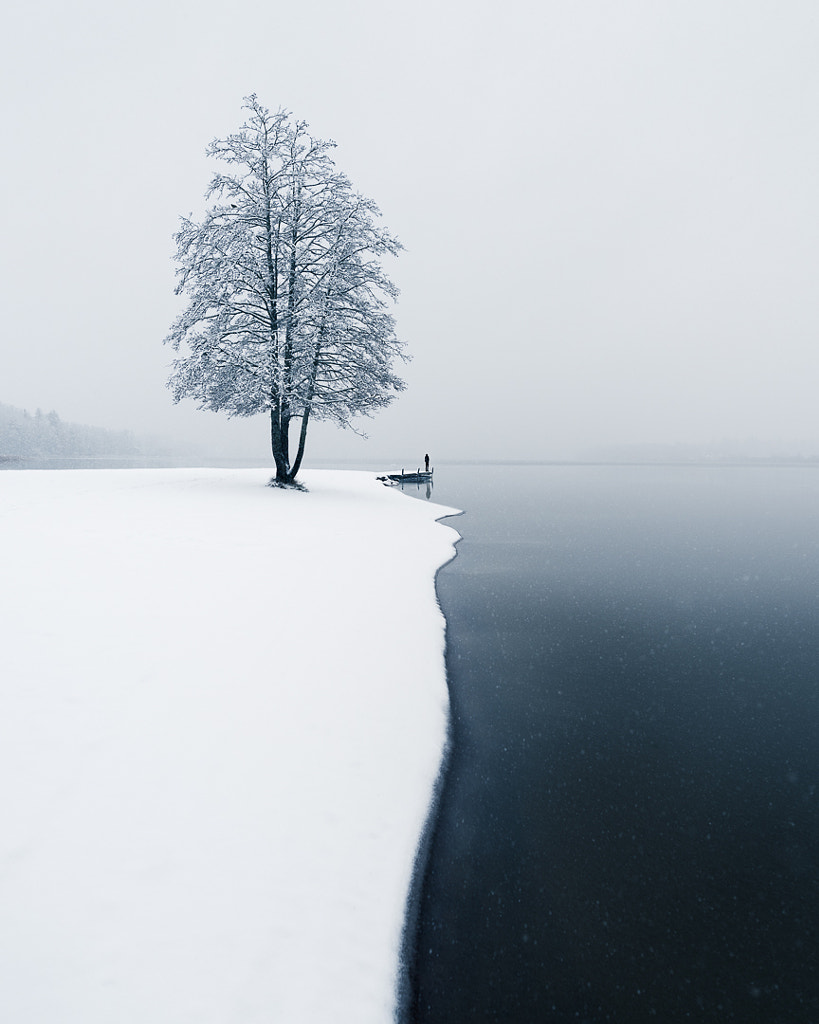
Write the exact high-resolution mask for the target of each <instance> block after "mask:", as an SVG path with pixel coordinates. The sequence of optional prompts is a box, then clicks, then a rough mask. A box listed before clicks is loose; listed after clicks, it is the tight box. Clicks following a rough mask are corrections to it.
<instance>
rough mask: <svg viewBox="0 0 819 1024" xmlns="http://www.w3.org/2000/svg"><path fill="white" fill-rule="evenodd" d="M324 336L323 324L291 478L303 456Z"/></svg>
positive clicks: (296, 471) (314, 356)
mask: <svg viewBox="0 0 819 1024" xmlns="http://www.w3.org/2000/svg"><path fill="white" fill-rule="evenodd" d="M323 336H324V324H323V323H322V325H321V328H320V330H319V338H318V340H317V341H316V349H315V352H314V353H313V366H312V368H311V371H310V381H309V383H308V386H307V396H306V400H305V403H304V412H303V413H302V414H301V430H300V431H299V448H298V451H297V452H296V461H295V462H294V463H293V472H292V473H291V475H290V479H291V480H295V479H296V473H298V471H299V469H300V468H301V460H302V459H303V458H304V445H305V442H306V440H307V424H308V422H309V420H310V410H311V409H312V408H313V396H314V395H315V393H316V378H317V377H318V370H319V364H320V361H321V348H322V338H323Z"/></svg>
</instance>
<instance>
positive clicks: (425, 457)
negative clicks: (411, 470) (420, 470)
mask: <svg viewBox="0 0 819 1024" xmlns="http://www.w3.org/2000/svg"><path fill="white" fill-rule="evenodd" d="M424 472H425V473H428V472H429V456H428V455H425V456H424Z"/></svg>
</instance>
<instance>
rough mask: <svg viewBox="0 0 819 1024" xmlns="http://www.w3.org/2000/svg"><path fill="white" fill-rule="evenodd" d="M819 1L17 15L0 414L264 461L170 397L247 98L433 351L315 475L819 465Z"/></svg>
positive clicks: (183, 1)
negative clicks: (324, 173)
mask: <svg viewBox="0 0 819 1024" xmlns="http://www.w3.org/2000/svg"><path fill="white" fill-rule="evenodd" d="M817 16H818V15H817V11H816V7H815V4H814V3H812V2H811V0H789V2H787V3H785V4H775V3H773V2H759V0H724V2H722V3H719V4H714V3H713V2H712V0H666V2H663V3H657V2H656V0H619V2H618V3H616V4H615V3H611V2H609V0H588V2H585V3H583V4H578V3H576V2H573V0H558V2H556V0H537V2H534V0H533V2H523V0H509V2H507V3H504V4H497V5H496V4H489V3H485V2H476V0H469V2H466V0H456V2H449V3H447V2H444V3H441V2H440V0H436V2H432V0H419V2H416V3H414V4H411V5H410V4H403V3H402V4H397V3H391V2H385V0H358V2H344V0H336V2H332V3H331V2H330V0H303V2H300V3H299V4H288V5H284V4H266V5H264V4H257V3H251V2H249V0H234V2H233V3H232V4H216V3H212V2H211V0H197V2H196V3H194V2H192V0H163V2H162V3H159V2H158V0H144V2H142V3H140V4H129V5H111V4H110V3H108V2H106V3H103V2H102V0H60V2H57V0H26V2H25V3H22V2H20V0H12V2H11V5H10V10H7V13H6V17H5V19H4V33H3V39H2V42H0V47H2V52H1V56H2V61H1V62H0V76H2V94H1V95H2V100H0V103H2V109H3V127H4V151H5V160H4V168H3V169H4V192H5V203H4V213H3V219H2V239H3V241H2V247H0V248H1V251H2V260H3V263H2V274H0V288H1V289H2V292H1V293H0V298H1V299H2V316H3V332H2V361H1V362H0V402H4V403H7V404H11V405H17V406H21V407H24V408H28V409H29V410H31V411H33V410H34V409H35V408H37V407H40V408H42V409H43V410H45V411H47V410H50V409H55V410H56V411H57V412H59V414H60V416H61V417H62V418H63V419H66V420H73V421H79V422H86V423H92V424H95V425H99V426H107V427H111V428H116V429H130V430H134V431H137V432H140V433H146V432H147V433H159V434H164V435H166V436H168V437H173V438H178V439H180V440H191V439H194V440H195V439H200V440H201V441H202V443H204V444H206V445H208V446H209V447H210V448H211V449H212V450H213V451H219V452H230V453H232V454H244V455H248V456H253V457H255V456H257V455H258V456H260V457H263V456H265V455H266V454H267V451H268V448H267V430H266V425H265V422H264V420H263V419H262V418H256V419H254V420H251V421H228V420H226V419H225V418H224V417H222V416H218V415H215V414H213V413H208V412H198V411H197V410H196V409H195V407H194V406H193V404H192V403H183V404H182V405H180V406H178V407H175V406H174V405H173V404H172V401H171V398H170V393H169V392H168V391H167V390H166V389H165V386H164V382H165V379H166V377H167V374H168V364H169V362H170V359H171V358H172V355H173V353H172V352H171V351H170V349H168V348H167V347H166V346H163V345H162V339H163V338H164V336H165V335H166V333H167V330H168V328H169V326H170V323H171V321H172V320H173V317H174V315H175V313H176V311H177V309H178V308H179V300H178V299H177V298H176V297H175V296H174V294H173V288H174V283H175V281H174V266H173V263H172V261H171V253H172V250H173V244H172V239H171V236H172V234H173V232H174V230H175V229H176V225H177V221H178V218H179V216H180V215H182V214H187V213H189V212H192V211H193V212H195V211H197V210H201V208H202V203H203V199H202V197H203V193H204V191H205V188H206V186H207V183H208V180H209V177H210V174H211V172H212V170H213V165H212V164H210V163H209V162H208V161H207V160H206V158H205V156H204V150H205V147H206V145H207V144H208V142H210V141H211V139H213V138H214V137H217V136H222V135H225V134H227V133H229V132H230V131H233V130H234V129H236V128H237V127H238V126H239V124H240V123H241V120H242V117H243V114H242V111H241V104H242V98H243V97H244V96H246V95H248V94H249V93H251V92H256V93H257V94H258V96H259V98H260V100H261V101H262V102H263V103H264V104H266V105H267V106H269V107H271V108H273V109H276V108H278V107H280V106H281V107H285V108H287V109H289V110H291V111H293V112H294V113H295V115H296V116H298V117H299V118H303V119H305V120H307V121H309V122H310V125H311V128H312V130H313V131H314V132H315V133H316V134H318V135H320V136H323V137H330V138H334V139H335V140H336V141H337V142H338V144H339V145H338V149H337V151H336V157H337V162H338V164H339V166H340V167H341V168H342V169H343V170H345V171H346V172H347V173H348V174H349V175H350V177H351V178H352V180H353V182H354V183H355V185H356V186H357V187H358V188H359V189H360V190H362V191H363V192H364V193H366V194H368V195H370V196H371V197H372V198H374V199H375V200H376V202H377V203H378V204H379V206H380V207H381V209H382V211H383V214H384V223H385V224H386V225H387V226H388V227H389V228H390V229H391V230H392V231H393V232H394V233H395V234H397V235H398V237H399V238H400V239H401V240H402V242H403V243H404V245H405V247H406V251H405V253H404V254H403V255H402V256H401V258H400V259H399V260H397V261H396V262H395V263H394V265H393V266H392V267H391V272H392V276H393V277H394V279H395V281H396V282H397V283H398V285H399V286H400V288H401V291H402V294H401V298H400V301H399V304H398V306H397V308H396V315H397V319H398V326H399V333H400V335H401V336H402V337H403V338H405V339H406V341H407V343H408V347H409V351H410V352H411V353H412V356H413V360H412V362H411V363H410V364H409V365H408V366H407V367H406V370H405V376H406V379H407V382H408V385H409V388H408V390H407V392H406V393H405V394H404V395H402V396H401V397H400V398H399V399H398V400H397V401H396V402H395V404H394V405H393V407H391V408H390V409H389V410H388V411H386V412H384V413H381V414H379V415H378V416H377V417H376V418H375V419H373V420H365V421H363V422H362V424H361V426H362V429H364V430H366V431H367V433H368V434H369V435H370V437H369V440H368V441H364V440H362V439H361V438H360V437H357V436H356V435H355V434H353V433H351V432H349V431H346V432H342V431H337V430H335V429H333V428H329V427H315V428H313V430H312V432H311V435H310V439H309V441H308V462H309V461H310V460H311V459H314V460H316V459H351V460H352V459H364V458H382V457H383V458H385V459H387V458H389V459H396V460H400V461H406V462H407V463H408V464H409V463H411V462H412V460H413V459H414V458H415V457H416V456H417V457H418V458H420V457H421V456H422V455H423V453H424V452H425V451H430V452H431V453H432V454H433V461H436V460H443V459H447V458H450V459H456V458H470V459H484V458H493V459H494V458H510V459H538V458H563V457H573V456H575V455H580V454H583V453H585V452H595V451H601V450H603V449H611V448H612V446H618V445H631V444H646V443H650V444H682V443H685V444H692V445H703V444H709V445H710V444H716V445H731V444H745V445H748V444H750V445H751V446H753V444H760V445H779V446H781V447H782V448H783V450H784V449H788V450H790V451H794V452H795V451H797V450H798V451H805V450H813V451H819V424H817V417H816V415H815V397H814V392H815V383H816V381H817V379H819V347H817V345H816V337H817V333H818V332H819V304H817V302H816V300H815V295H816V279H817V271H819V201H817V183H819V119H817V117H816V101H817V98H818V97H819V61H817V60H816V55H817V53H819V23H818V22H817Z"/></svg>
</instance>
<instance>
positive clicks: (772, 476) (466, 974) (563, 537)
mask: <svg viewBox="0 0 819 1024" xmlns="http://www.w3.org/2000/svg"><path fill="white" fill-rule="evenodd" d="M410 493H412V492H410ZM420 496H421V497H423V494H421V495H420ZM432 500H434V501H439V502H441V503H444V504H448V505H454V506H456V507H458V508H463V509H465V510H466V512H467V514H466V515H464V516H462V517H459V518H457V519H453V520H449V522H450V523H451V525H453V526H455V528H456V529H457V530H458V531H459V533H461V535H462V536H463V538H464V539H463V540H462V541H461V543H460V544H459V546H458V556H457V558H456V559H455V560H454V562H452V563H451V564H450V565H449V566H447V567H446V568H445V569H443V570H442V571H441V573H440V574H439V577H438V590H439V595H440V599H441V603H442V606H443V609H444V612H445V614H446V618H447V622H448V653H447V671H448V677H449V685H450V691H451V705H452V754H451V758H450V761H449V766H448V771H447V775H446V778H445V782H444V786H443V790H442V795H441V799H440V806H439V812H438V817H437V823H436V825H435V828H434V830H433V831H432V833H431V836H432V838H431V844H430V853H429V861H428V865H427V868H426V871H425V873H424V874H423V883H422V885H421V886H420V887H419V891H417V892H416V900H415V908H416V910H417V912H418V915H419V916H418V922H417V929H415V930H414V934H413V935H412V936H411V941H410V943H409V945H410V946H411V947H412V948H413V949H414V951H415V959H414V962H413V967H412V970H411V971H410V974H409V978H408V984H407V990H406V996H407V998H406V1000H405V1003H404V1006H403V1008H402V1012H403V1019H404V1020H406V1021H413V1022H424V1024H438V1022H440V1024H460V1022H467V1021H469V1022H476V1021H498V1022H509V1024H527V1022H533V1024H534V1022H538V1024H540V1022H544V1021H595V1022H597V1021H616V1022H623V1024H637V1022H641V1021H662V1022H664V1024H671V1022H676V1021H726V1020H732V1021H734V1020H735V1021H741V1022H756V1021H758V1022H765V1024H774V1022H783V1024H785V1022H794V1024H797V1022H799V1024H806V1022H809V1021H816V1020H819V960H818V957H819V945H818V944H817V926H819V792H818V791H817V784H818V783H819V613H817V591H818V590H819V468H815V467H800V468H792V467H764V468H749V467H709V466H702V467H700V466H673V467H661V466H639V467H634V466H631V467H630V466H597V467H595V466H541V467H515V466H492V467H484V468H480V467H452V466H445V467H441V468H440V469H439V470H438V471H437V472H436V485H435V489H434V491H433V493H432ZM412 919H413V917H412V914H410V916H409V918H408V920H409V921H412Z"/></svg>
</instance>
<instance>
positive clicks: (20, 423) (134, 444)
mask: <svg viewBox="0 0 819 1024" xmlns="http://www.w3.org/2000/svg"><path fill="white" fill-rule="evenodd" d="M141 454H145V447H144V445H142V444H140V442H139V440H138V439H137V438H136V437H135V436H134V435H133V434H132V433H131V432H130V431H127V430H105V429H103V428H102V427H88V426H84V425H83V424H80V423H63V421H62V420H61V419H60V417H59V416H58V415H57V413H56V412H48V413H44V412H43V411H42V410H41V409H38V410H37V411H36V412H35V413H34V414H33V415H32V414H31V413H29V412H27V411H26V410H25V409H16V408H15V407H14V406H11V405H2V404H0V459H3V460H8V459H66V458H69V459H70V458H128V457H132V456H135V455H141Z"/></svg>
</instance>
